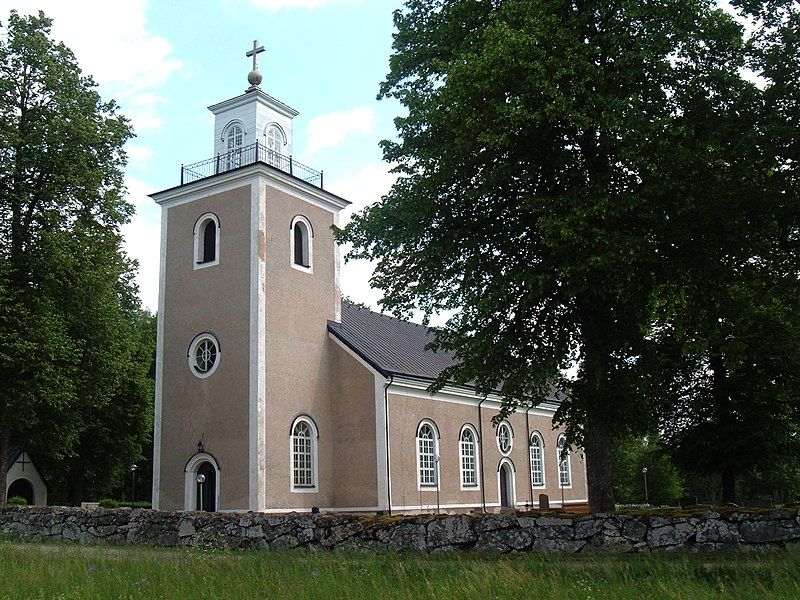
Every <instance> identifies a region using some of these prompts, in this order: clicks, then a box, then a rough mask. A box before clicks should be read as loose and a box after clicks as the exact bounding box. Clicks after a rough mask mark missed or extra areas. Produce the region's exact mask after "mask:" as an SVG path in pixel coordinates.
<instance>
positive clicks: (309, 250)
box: [290, 215, 314, 273]
mask: <svg viewBox="0 0 800 600" xmlns="http://www.w3.org/2000/svg"><path fill="white" fill-rule="evenodd" d="M290 231H291V234H290V237H291V246H292V266H293V267H294V268H296V269H299V270H300V271H306V272H307V273H310V272H311V269H312V266H313V240H314V230H313V229H311V222H310V221H309V220H308V219H306V218H305V217H304V216H302V215H297V216H296V217H295V218H294V219H292V225H291V230H290Z"/></svg>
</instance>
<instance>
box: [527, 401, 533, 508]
mask: <svg viewBox="0 0 800 600" xmlns="http://www.w3.org/2000/svg"><path fill="white" fill-rule="evenodd" d="M530 410H531V407H530V406H529V407H528V408H526V409H525V432H526V433H527V434H528V479H529V480H530V482H531V487H530V490H531V510H533V463H531V422H530V418H529V414H528V413H529V411H530Z"/></svg>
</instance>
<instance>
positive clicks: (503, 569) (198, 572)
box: [0, 542, 800, 600]
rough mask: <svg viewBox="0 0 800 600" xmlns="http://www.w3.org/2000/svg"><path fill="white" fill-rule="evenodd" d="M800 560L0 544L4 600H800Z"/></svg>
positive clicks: (795, 555)
mask: <svg viewBox="0 0 800 600" xmlns="http://www.w3.org/2000/svg"><path fill="white" fill-rule="evenodd" d="M798 572H800V552H798V551H789V552H783V553H775V552H769V553H767V552H764V553H746V554H745V553H742V554H705V555H688V554H658V555H625V556H623V555H615V556H609V555H585V556H562V555H541V554H529V555H517V556H487V555H462V556H454V555H447V556H443V555H435V556H424V555H388V556H377V555H366V556H361V555H357V556H354V555H347V556H344V555H337V554H321V553H320V554H312V553H303V552H295V553H269V552H263V553H258V552H222V551H202V550H173V549H144V548H127V547H109V546H92V547H88V546H68V545H45V544H21V543H16V542H0V598H4V599H6V598H8V599H17V598H19V599H25V600H28V599H33V598H42V599H44V598H47V599H49V598H64V599H67V598H70V599H71V598H92V599H94V598H168V599H173V598H191V599H192V600H197V599H200V598H237V599H239V598H242V599H249V598H292V599H294V598H380V599H384V598H422V597H427V598H448V599H449V598H502V599H504V600H506V599H512V598H513V599H516V598H544V599H549V598H564V599H579V598H596V599H599V598H631V599H634V598H635V599H637V600H639V599H641V598H645V599H648V600H650V599H654V598H681V599H686V598H689V599H693V598H759V599H763V598H770V599H773V598H798V597H800V582H799V581H798V580H799V579H800V578H798V575H797V574H798Z"/></svg>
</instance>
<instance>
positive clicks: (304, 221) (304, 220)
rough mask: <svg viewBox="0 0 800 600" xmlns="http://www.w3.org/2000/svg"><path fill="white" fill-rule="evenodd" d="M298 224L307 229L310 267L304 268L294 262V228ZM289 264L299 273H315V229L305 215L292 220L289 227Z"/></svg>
mask: <svg viewBox="0 0 800 600" xmlns="http://www.w3.org/2000/svg"><path fill="white" fill-rule="evenodd" d="M297 223H302V224H303V226H304V227H305V228H306V237H307V238H308V248H307V249H308V266H307V267H304V266H303V265H298V264H297V263H295V261H294V227H295V225H297ZM289 264H290V265H291V266H292V268H293V269H297V270H298V271H302V272H303V273H313V272H314V228H313V227H311V221H309V220H308V219H307V218H306V217H304V216H303V215H297V216H296V217H295V218H294V219H292V223H291V225H290V226H289Z"/></svg>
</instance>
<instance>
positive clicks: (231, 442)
mask: <svg viewBox="0 0 800 600" xmlns="http://www.w3.org/2000/svg"><path fill="white" fill-rule="evenodd" d="M261 51H263V47H259V46H258V43H257V42H256V43H254V44H253V49H252V50H250V51H249V52H247V56H249V57H252V61H253V69H252V71H251V72H250V73H249V75H248V83H249V84H250V86H249V87H248V88H247V89H246V91H245V92H244V93H243V94H241V95H238V96H235V97H233V98H230V99H228V100H225V101H223V102H220V103H218V104H214V105H213V106H210V107H209V110H210V111H211V112H212V113H213V115H214V120H215V125H214V153H213V157H212V158H210V159H208V160H205V161H202V162H199V163H196V164H193V165H186V166H182V167H181V178H180V184H179V185H177V186H176V187H172V188H169V189H166V190H163V191H160V192H157V193H155V194H153V195H152V196H151V197H152V198H153V200H154V201H155V202H157V203H158V204H159V205H160V207H161V246H160V264H161V266H160V278H159V301H158V302H159V305H158V336H157V363H156V392H155V427H154V460H153V508H157V509H162V510H204V511H241V512H244V511H258V512H268V513H283V512H291V511H297V512H309V511H313V512H316V511H322V512H328V511H332V512H336V511H339V512H362V513H376V512H381V513H384V514H393V513H419V512H437V511H441V512H451V513H452V512H469V511H485V512H499V511H501V510H504V509H525V508H526V507H527V508H539V507H540V506H541V505H545V503H548V504H549V506H550V507H563V508H565V509H570V510H576V511H577V510H583V509H585V507H586V505H587V496H586V470H585V463H584V459H583V456H582V454H581V453H580V452H577V451H573V452H567V451H565V447H564V437H563V434H562V433H561V432H559V431H558V430H554V429H553V415H554V413H555V411H556V409H557V408H558V402H559V400H558V397H557V394H554V395H552V396H551V397H550V398H548V399H547V401H545V402H543V403H541V404H540V405H538V406H536V407H534V408H530V409H528V410H524V411H523V410H520V411H518V412H517V413H515V414H513V415H511V416H510V417H509V418H508V419H507V420H505V421H502V422H500V423H499V424H498V425H497V426H496V427H495V426H494V425H493V424H492V417H494V416H495V415H497V414H498V411H499V408H500V400H501V398H500V397H499V396H495V395H489V396H488V397H484V396H479V395H476V394H475V391H474V390H473V389H470V388H468V387H461V386H457V385H448V386H445V387H444V388H443V389H442V390H441V391H439V392H437V393H435V394H431V393H430V392H429V391H428V390H427V388H428V386H429V385H430V384H431V382H432V381H433V380H434V379H436V378H437V377H438V375H439V374H440V373H441V372H442V370H443V369H444V368H446V367H447V366H448V365H450V364H452V361H453V357H452V356H450V355H448V354H447V353H444V352H432V351H430V350H426V345H427V344H428V343H429V342H430V341H431V339H432V335H433V334H432V333H431V331H430V330H428V329H427V328H426V327H424V326H421V325H417V324H414V323H410V322H405V321H401V320H398V319H395V318H392V317H389V316H386V315H383V314H380V313H376V312H373V311H371V310H368V309H366V308H363V307H360V306H357V305H354V304H350V303H347V302H344V301H343V300H342V297H341V293H340V286H339V278H340V270H339V268H340V256H339V248H338V247H337V244H336V242H335V240H334V237H333V233H332V230H331V226H332V225H336V224H338V223H339V215H340V212H341V211H342V209H344V208H346V207H347V206H348V204H349V202H348V201H347V200H346V199H344V198H341V197H339V196H337V195H336V194H334V193H331V192H330V191H328V190H327V189H326V188H325V186H324V180H323V173H322V172H321V171H316V170H314V169H312V168H310V167H308V166H306V165H304V164H302V163H300V162H297V161H296V160H295V159H294V153H293V138H292V124H293V119H294V118H295V117H296V116H297V115H298V112H297V111H296V110H295V109H293V108H291V107H290V106H288V105H286V104H284V103H283V102H281V101H280V100H277V99H275V98H273V97H272V96H270V95H269V94H267V93H266V92H265V91H264V90H262V89H261V87H260V84H261V81H262V77H261V74H260V73H259V71H258V54H259V53H260V52H261ZM540 503H541V504H540Z"/></svg>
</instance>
